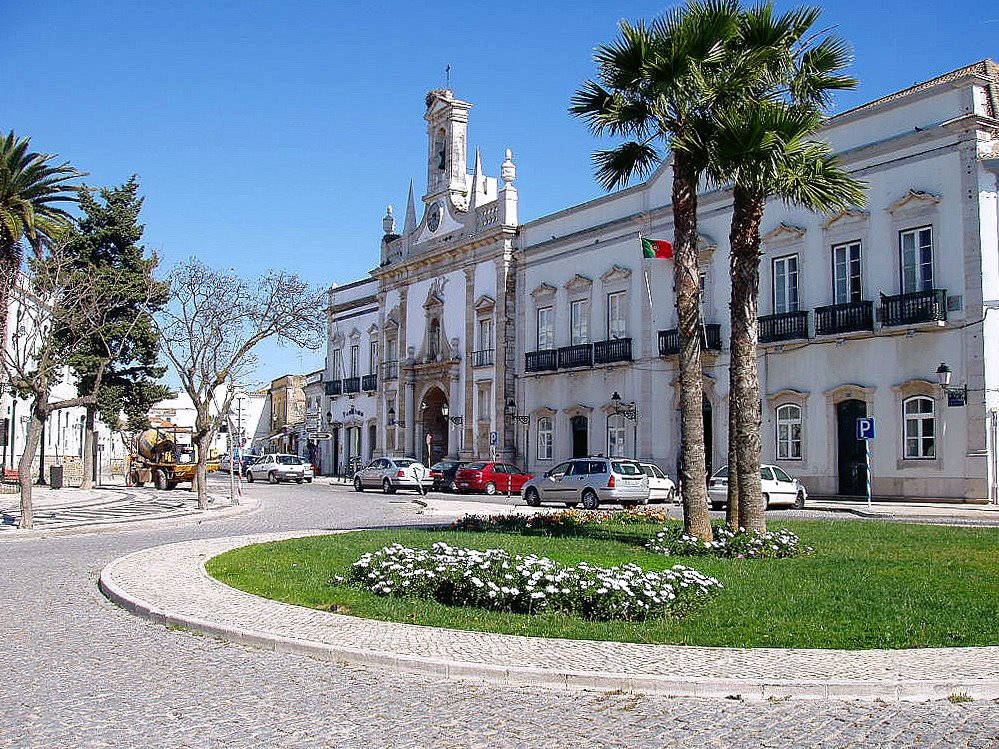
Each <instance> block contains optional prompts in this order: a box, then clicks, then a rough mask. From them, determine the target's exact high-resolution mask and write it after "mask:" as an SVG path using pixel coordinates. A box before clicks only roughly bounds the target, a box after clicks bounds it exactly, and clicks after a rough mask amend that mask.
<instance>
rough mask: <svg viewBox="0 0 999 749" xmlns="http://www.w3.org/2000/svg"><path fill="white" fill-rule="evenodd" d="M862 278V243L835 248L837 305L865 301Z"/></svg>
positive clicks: (834, 272)
mask: <svg viewBox="0 0 999 749" xmlns="http://www.w3.org/2000/svg"><path fill="white" fill-rule="evenodd" d="M861 280H862V279H861V276H860V242H846V243H845V244H838V245H834V246H833V295H834V297H835V304H850V303H852V302H859V301H861V300H862V299H863V297H864V294H863V289H862V283H861Z"/></svg>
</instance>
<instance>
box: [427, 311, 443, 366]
mask: <svg viewBox="0 0 999 749" xmlns="http://www.w3.org/2000/svg"><path fill="white" fill-rule="evenodd" d="M428 350H429V353H430V358H431V359H432V360H434V361H436V360H437V359H438V357H440V354H441V322H440V320H438V319H437V318H436V317H435V318H434V319H433V320H431V321H430V339H429V341H428Z"/></svg>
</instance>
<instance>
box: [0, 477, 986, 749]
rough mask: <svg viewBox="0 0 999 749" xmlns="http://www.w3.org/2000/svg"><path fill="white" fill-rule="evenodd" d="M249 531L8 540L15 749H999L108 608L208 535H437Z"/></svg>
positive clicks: (972, 713)
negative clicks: (449, 676) (400, 663)
mask: <svg viewBox="0 0 999 749" xmlns="http://www.w3.org/2000/svg"><path fill="white" fill-rule="evenodd" d="M247 491H248V492H254V493H255V494H256V495H257V496H258V497H259V498H260V500H261V509H260V510H258V511H257V512H255V513H252V514H249V515H243V516H238V517H234V518H230V519H227V520H218V521H214V522H205V523H201V524H200V525H191V524H187V525H180V526H178V527H175V528H170V529H164V528H157V529H156V530H142V531H139V530H131V531H117V532H114V533H106V534H100V535H86V536H67V537H59V538H48V539H31V540H22V541H16V540H0V564H2V566H3V569H4V571H5V573H6V574H5V575H4V582H5V595H4V597H3V598H2V599H0V658H2V663H3V665H4V666H5V668H4V672H3V674H2V675H0V747H45V748H46V749H49V748H50V747H60V748H62V747H66V748H75V747H88V748H89V747H140V746H141V747H166V748H170V749H179V748H181V747H192V748H193V747H198V748H199V749H200V748H201V747H253V749H263V748H264V747H295V748H296V749H300V748H303V747H365V749H372V748H374V747H400V748H401V747H487V746H488V747H577V746H578V747H654V746H674V745H677V746H679V745H683V746H687V745H704V746H720V747H761V746H775V747H776V746H810V747H852V746H857V747H861V746H863V747H878V746H893V747H895V746H907V747H909V746H914V747H931V746H962V747H993V746H996V747H999V705H996V704H993V703H991V702H971V703H959V704H951V703H949V702H934V703H922V704H919V703H916V704H913V703H899V704H892V705H884V704H867V703H859V702H855V703H845V702H776V703H769V704H750V703H742V702H739V701H735V700H695V699H664V698H663V699H660V698H651V697H642V698H638V697H633V696H629V695H623V694H599V693H580V694H567V693H562V692H550V691H546V690H543V689H525V688H502V687H496V686H483V685H478V684H475V683H468V682H445V681H440V680H437V679H433V678H428V677H425V676H420V675H408V674H399V673H383V672H379V671H377V670H369V669H362V668H353V667H350V668H345V667H338V666H336V665H333V664H328V663H322V662H317V661H312V660H310V659H307V658H301V657H295V656H289V655H283V654H277V653H271V652H264V651H258V650H252V649H247V648H242V647H239V646H235V645H230V644H226V643H223V642H220V641H217V640H214V639H211V638H206V637H198V636H194V635H192V634H190V633H187V632H184V631H174V630H169V629H167V628H165V627H162V626H159V625H155V624H151V623H149V622H147V621H145V620H142V619H138V618H136V617H133V616H132V615H130V614H128V613H126V612H125V611H122V610H120V609H118V608H116V607H114V606H112V605H111V604H110V603H108V602H107V601H106V600H105V599H104V598H103V597H102V596H101V595H100V594H99V593H98V592H97V590H96V587H95V580H96V575H97V573H98V572H99V570H100V569H101V567H102V566H103V565H104V564H106V563H107V562H108V561H110V560H111V559H113V558H116V557H118V556H121V555H122V554H124V553H127V552H129V551H132V550H135V549H140V548H145V547H148V546H152V545H155V544H159V543H165V542H168V541H173V540H181V539H185V538H195V537H213V536H219V535H230V534H243V533H253V532H265V531H284V530H295V529H297V528H316V527H319V528H322V527H326V528H346V527H357V526H375V525H387V524H396V523H414V522H424V521H427V520H431V519H437V518H427V517H426V516H425V515H418V514H416V512H415V509H414V506H413V505H412V503H410V502H409V499H410V498H409V496H408V495H395V496H392V497H386V496H383V495H380V494H375V493H370V492H366V493H365V494H364V495H357V494H354V493H353V492H349V491H346V490H343V489H340V488H332V487H329V486H322V485H313V486H311V487H310V486H294V485H292V486H281V487H271V486H267V485H256V486H252V487H247Z"/></svg>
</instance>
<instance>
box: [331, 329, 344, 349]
mask: <svg viewBox="0 0 999 749" xmlns="http://www.w3.org/2000/svg"><path fill="white" fill-rule="evenodd" d="M343 340H344V339H343V331H342V330H339V329H337V330H336V332H334V333H333V338H332V341H333V347H334V348H340V347H342V346H343Z"/></svg>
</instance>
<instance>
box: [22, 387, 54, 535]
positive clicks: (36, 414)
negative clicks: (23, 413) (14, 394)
mask: <svg viewBox="0 0 999 749" xmlns="http://www.w3.org/2000/svg"><path fill="white" fill-rule="evenodd" d="M47 409H48V395H45V396H39V397H36V398H35V400H34V402H33V403H32V404H31V416H30V418H29V420H28V433H27V434H26V435H25V437H24V452H22V453H21V460H20V461H19V462H18V464H17V473H18V480H19V482H20V484H21V522H20V524H19V525H18V527H19V528H24V529H30V528H33V527H34V525H35V515H34V506H33V504H32V498H31V490H32V485H33V484H34V481H35V472H34V471H33V470H31V467H32V463H34V460H35V453H36V452H37V451H38V443H39V441H40V440H41V438H42V429H43V427H44V426H45V418H46V416H47V415H48V410H47ZM42 470H44V466H43V467H42Z"/></svg>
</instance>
